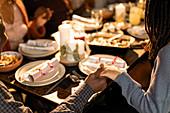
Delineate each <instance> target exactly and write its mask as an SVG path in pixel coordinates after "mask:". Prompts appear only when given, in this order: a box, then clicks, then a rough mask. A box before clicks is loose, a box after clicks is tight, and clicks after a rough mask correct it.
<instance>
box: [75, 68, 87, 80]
mask: <svg viewBox="0 0 170 113" xmlns="http://www.w3.org/2000/svg"><path fill="white" fill-rule="evenodd" d="M72 73H73V74H74V75H76V76H77V77H78V78H79V79H84V78H85V77H83V76H81V75H80V74H78V73H77V71H76V70H73V71H72Z"/></svg>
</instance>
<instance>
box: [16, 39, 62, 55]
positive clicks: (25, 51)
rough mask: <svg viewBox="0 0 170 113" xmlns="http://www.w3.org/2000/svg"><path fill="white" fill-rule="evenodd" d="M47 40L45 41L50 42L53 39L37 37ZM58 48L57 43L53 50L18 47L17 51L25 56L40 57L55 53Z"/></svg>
mask: <svg viewBox="0 0 170 113" xmlns="http://www.w3.org/2000/svg"><path fill="white" fill-rule="evenodd" d="M39 40H41V41H47V42H51V41H53V40H49V39H38V40H37V41H39ZM58 50H59V45H57V48H55V50H53V51H41V50H34V49H26V48H21V47H19V48H18V51H19V52H20V53H21V54H22V55H24V56H27V57H31V58H40V57H45V56H49V55H51V54H54V53H56V52H57V51H58Z"/></svg>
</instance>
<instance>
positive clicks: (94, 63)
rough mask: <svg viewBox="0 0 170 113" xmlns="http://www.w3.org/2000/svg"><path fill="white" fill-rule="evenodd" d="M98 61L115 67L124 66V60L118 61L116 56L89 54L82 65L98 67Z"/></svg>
mask: <svg viewBox="0 0 170 113" xmlns="http://www.w3.org/2000/svg"><path fill="white" fill-rule="evenodd" d="M100 63H103V64H104V65H105V66H106V67H107V66H114V67H117V68H126V63H125V61H120V60H118V59H117V57H115V58H114V59H109V58H101V57H96V56H90V57H89V59H88V60H87V61H86V62H83V63H82V65H84V66H87V67H90V68H98V67H99V64H100Z"/></svg>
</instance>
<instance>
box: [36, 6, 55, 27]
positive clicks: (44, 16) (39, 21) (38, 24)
mask: <svg viewBox="0 0 170 113" xmlns="http://www.w3.org/2000/svg"><path fill="white" fill-rule="evenodd" d="M52 13H53V11H52V10H50V8H47V13H45V12H44V13H43V14H42V15H40V16H38V17H37V18H36V27H37V29H38V28H40V27H42V26H44V24H46V22H47V21H48V20H50V19H51V17H52Z"/></svg>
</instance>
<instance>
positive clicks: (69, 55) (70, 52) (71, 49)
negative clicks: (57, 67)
mask: <svg viewBox="0 0 170 113" xmlns="http://www.w3.org/2000/svg"><path fill="white" fill-rule="evenodd" d="M76 44H77V42H76V41H75V40H72V41H68V42H67V46H66V52H67V56H66V59H67V60H68V61H75V59H74V57H73V54H74V50H75V49H76Z"/></svg>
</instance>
